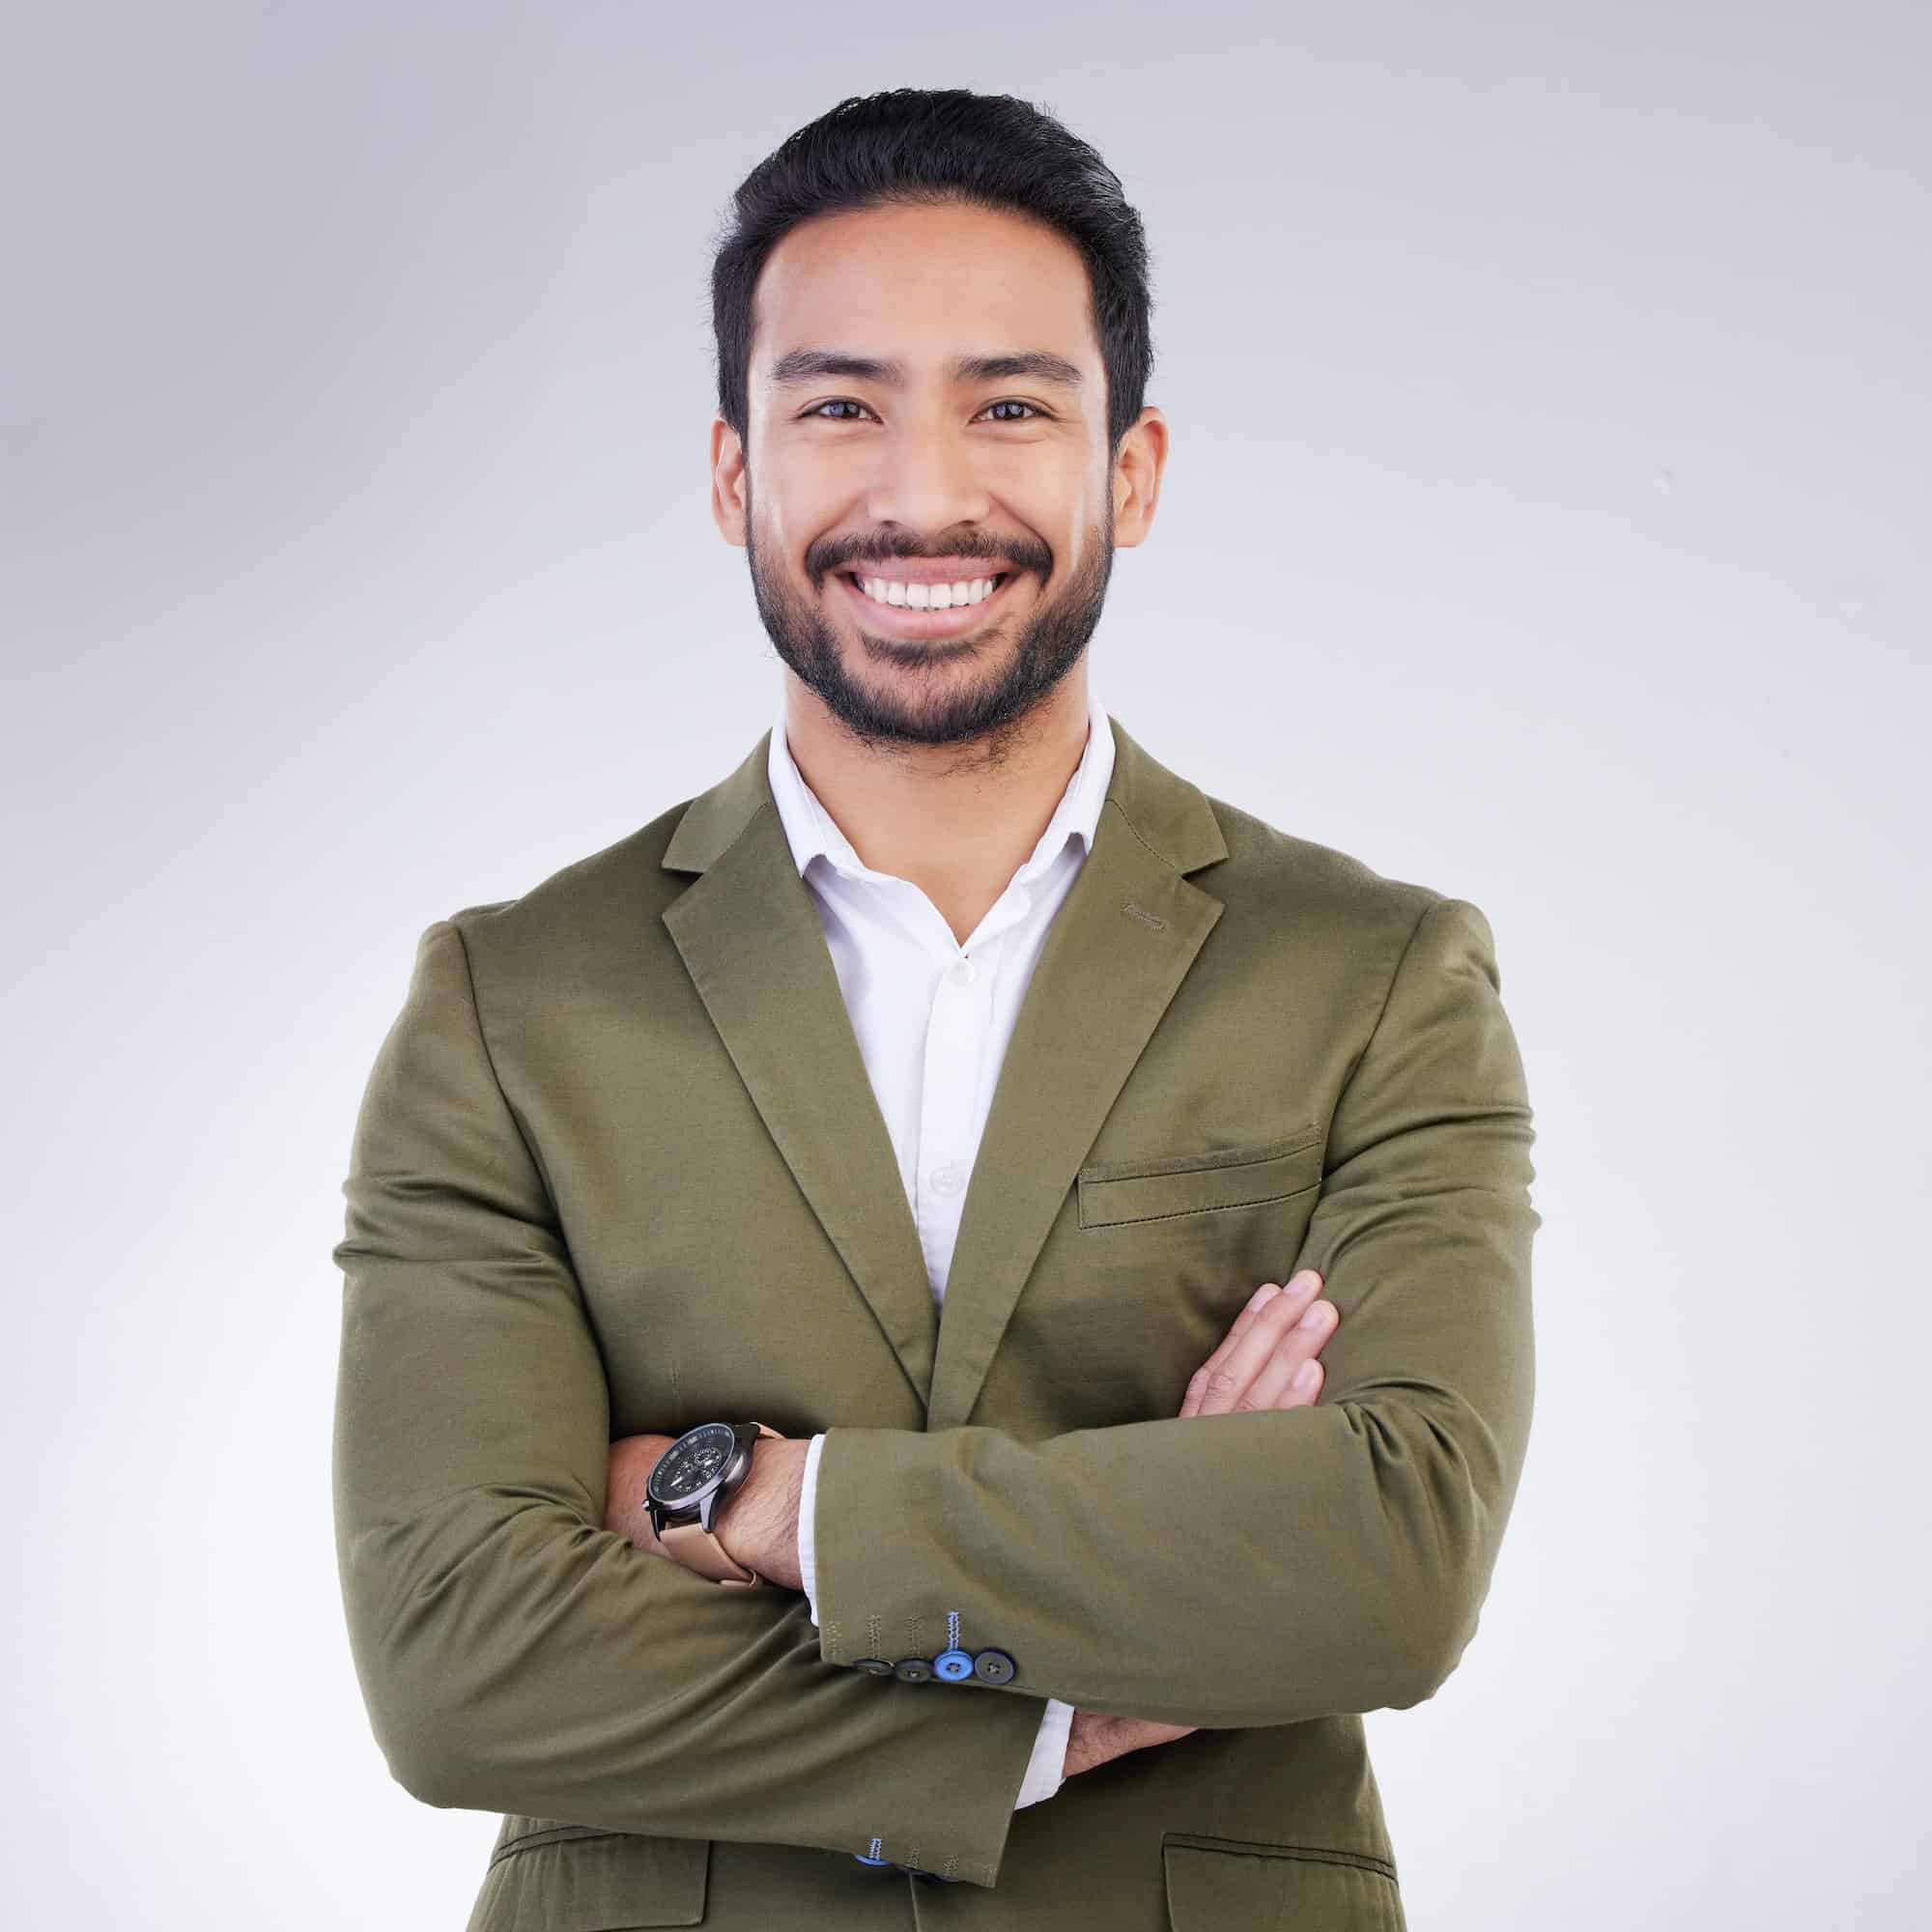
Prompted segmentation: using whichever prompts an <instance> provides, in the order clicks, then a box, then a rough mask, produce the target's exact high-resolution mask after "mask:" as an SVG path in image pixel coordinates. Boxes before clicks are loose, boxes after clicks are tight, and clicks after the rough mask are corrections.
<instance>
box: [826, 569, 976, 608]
mask: <svg viewBox="0 0 1932 1932" xmlns="http://www.w3.org/2000/svg"><path fill="white" fill-rule="evenodd" d="M858 582H859V588H860V589H861V590H863V591H864V592H865V593H866V595H867V597H869V598H870V599H871V600H872V601H873V603H875V604H894V605H899V606H902V607H903V608H904V609H906V610H908V611H954V610H957V609H958V608H959V607H960V606H961V605H965V604H979V603H981V602H983V601H984V600H985V599H986V598H988V597H990V596H991V595H992V594H993V582H994V580H993V579H992V578H990V577H975V578H972V579H970V580H969V581H968V582H964V583H903V582H899V580H898V579H896V578H889V577H863V578H860V579H859V580H858Z"/></svg>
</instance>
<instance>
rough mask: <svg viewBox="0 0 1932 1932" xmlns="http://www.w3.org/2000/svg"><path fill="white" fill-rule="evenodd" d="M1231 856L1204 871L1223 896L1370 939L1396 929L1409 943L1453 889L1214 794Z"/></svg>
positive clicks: (1269, 914)
mask: <svg viewBox="0 0 1932 1932" xmlns="http://www.w3.org/2000/svg"><path fill="white" fill-rule="evenodd" d="M1208 807H1209V808H1210V810H1212V811H1213V813H1214V816H1215V819H1216V820H1217V821H1218V822H1219V824H1220V827H1221V836H1222V838H1224V839H1226V840H1227V844H1228V856H1227V858H1226V859H1224V860H1222V861H1221V862H1220V863H1219V864H1218V865H1216V866H1214V867H1211V868H1210V869H1209V870H1208V871H1207V872H1204V873H1203V874H1202V875H1201V883H1202V884H1203V885H1204V886H1205V887H1206V888H1207V889H1208V891H1209V892H1211V893H1213V894H1214V895H1216V896H1217V897H1219V898H1222V899H1224V900H1227V901H1229V902H1230V908H1231V910H1232V909H1233V907H1234V905H1235V904H1236V903H1238V904H1239V905H1240V906H1241V908H1242V910H1244V911H1247V912H1249V913H1259V914H1260V915H1261V916H1262V917H1263V918H1264V919H1266V918H1277V919H1279V920H1281V921H1283V922H1284V923H1293V925H1294V926H1295V927H1296V928H1297V929H1299V930H1307V929H1308V928H1309V927H1310V926H1313V927H1314V928H1315V929H1316V930H1318V931H1319V932H1321V934H1322V935H1323V936H1325V937H1329V938H1333V939H1339V940H1342V941H1344V942H1349V943H1354V942H1360V941H1362V940H1368V941H1370V942H1371V943H1373V942H1375V941H1378V940H1383V941H1385V940H1386V939H1387V938H1388V937H1389V936H1390V935H1392V934H1393V935H1397V936H1398V939H1399V943H1401V944H1406V942H1407V939H1408V937H1409V935H1410V934H1411V933H1412V932H1414V930H1415V928H1416V927H1417V926H1418V925H1419V924H1420V923H1421V921H1422V916H1423V914H1424V913H1426V912H1427V911H1428V910H1429V908H1430V907H1431V906H1433V905H1436V904H1439V903H1441V902H1442V901H1443V900H1444V899H1446V898H1449V897H1450V896H1452V895H1450V894H1447V893H1444V892H1440V891H1438V890H1437V889H1436V888H1435V887H1434V886H1428V885H1423V884H1422V883H1420V882H1419V881H1417V880H1414V879H1398V878H1392V877H1389V876H1388V875H1386V874H1384V873H1382V872H1378V871H1377V870H1376V869H1375V867H1372V866H1371V865H1369V864H1368V862H1367V861H1366V860H1363V859H1359V858H1357V857H1356V856H1355V855H1354V854H1353V853H1351V852H1344V851H1342V850H1341V849H1340V848H1339V847H1337V846H1334V845H1324V844H1321V842H1320V841H1318V840H1316V839H1313V838H1299V837H1297V836H1296V835H1295V834H1294V833H1292V832H1284V831H1282V830H1281V828H1280V827H1279V826H1275V825H1270V824H1269V823H1268V822H1267V820H1266V819H1264V818H1261V817H1258V816H1257V815H1256V814H1255V813H1254V812H1251V811H1245V810H1242V809H1241V808H1240V807H1239V806H1237V805H1231V804H1230V803H1229V802H1228V801H1227V800H1225V799H1220V798H1215V797H1212V796H1208Z"/></svg>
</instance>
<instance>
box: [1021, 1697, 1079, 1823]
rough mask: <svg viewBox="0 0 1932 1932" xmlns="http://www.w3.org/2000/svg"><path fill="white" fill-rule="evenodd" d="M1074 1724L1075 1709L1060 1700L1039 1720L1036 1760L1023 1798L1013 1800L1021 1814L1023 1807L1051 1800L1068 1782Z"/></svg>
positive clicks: (1023, 1782) (1051, 1700) (1055, 1699)
mask: <svg viewBox="0 0 1932 1932" xmlns="http://www.w3.org/2000/svg"><path fill="white" fill-rule="evenodd" d="M1072 1723H1073V1706H1072V1705H1071V1704H1063V1703H1062V1702H1061V1701H1060V1699H1059V1698H1058V1697H1049V1698H1048V1699H1047V1700H1046V1710H1045V1713H1044V1714H1043V1715H1042V1716H1041V1718H1040V1720H1039V1735H1038V1736H1037V1737H1036V1738H1035V1739H1034V1741H1033V1759H1032V1762H1031V1763H1029V1764H1028V1766H1027V1775H1026V1776H1025V1777H1024V1778H1023V1779H1022V1780H1021V1783H1020V1795H1019V1796H1018V1797H1017V1798H1016V1799H1014V1800H1013V1809H1014V1810H1015V1811H1017V1810H1018V1809H1019V1808H1020V1807H1021V1805H1023V1804H1038V1803H1039V1801H1040V1800H1041V1799H1042V1798H1051V1797H1052V1796H1053V1794H1054V1793H1055V1792H1056V1791H1058V1790H1059V1789H1060V1787H1061V1786H1062V1785H1063V1784H1065V1782H1066V1740H1067V1737H1068V1735H1069V1733H1070V1730H1071V1727H1072Z"/></svg>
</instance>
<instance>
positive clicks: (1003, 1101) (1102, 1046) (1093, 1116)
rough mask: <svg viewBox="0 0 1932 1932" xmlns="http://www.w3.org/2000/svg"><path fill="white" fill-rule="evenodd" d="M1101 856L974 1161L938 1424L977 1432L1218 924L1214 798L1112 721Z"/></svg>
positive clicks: (1023, 1029) (1030, 1008)
mask: <svg viewBox="0 0 1932 1932" xmlns="http://www.w3.org/2000/svg"><path fill="white" fill-rule="evenodd" d="M1113 730H1114V747H1115V752H1114V774H1113V779H1112V781H1111V782H1110V783H1109V785H1108V788H1107V798H1106V803H1105V804H1104V805H1103V807H1102V808H1101V811H1100V821H1099V824H1098V826H1097V827H1096V829H1095V832H1094V845H1093V849H1092V850H1091V851H1090V852H1089V853H1088V855H1087V859H1086V863H1085V864H1084V865H1083V866H1082V867H1081V868H1080V871H1079V874H1078V876H1077V877H1076V878H1075V879H1074V881H1073V886H1072V889H1071V890H1070V891H1069V892H1068V894H1067V895H1066V897H1065V900H1064V901H1063V902H1062V905H1061V908H1060V910H1059V912H1058V913H1057V914H1056V915H1055V916H1054V922H1053V924H1052V926H1051V927H1050V928H1049V930H1048V932H1047V936H1046V944H1045V945H1044V946H1043V947H1042V948H1041V949H1040V955H1039V959H1038V962H1037V965H1036V966H1035V968H1034V976H1033V979H1032V980H1031V981H1030V982H1029V984H1028V986H1027V991H1026V997H1025V999H1024V1001H1023V1002H1022V1003H1021V1006H1020V1011H1019V1016H1018V1018H1017V1019H1016V1020H1015V1022H1014V1024H1013V1033H1012V1037H1011V1039H1010V1040H1009V1042H1008V1045H1007V1052H1006V1058H1005V1059H1004V1061H1003V1062H1002V1063H1001V1067H1000V1077H999V1082H998V1084H997V1086H996V1087H995V1088H994V1091H993V1103H992V1110H991V1112H990V1113H989V1114H988V1116H987V1119H986V1128H985V1132H984V1134H983V1136H982V1137H981V1139H980V1150H979V1153H978V1155H977V1157H976V1159H975V1161H974V1165H973V1178H972V1180H971V1183H970V1184H969V1186H968V1188H967V1190H966V1200H965V1204H964V1207H963V1208H962V1210H961V1215H960V1222H959V1236H958V1240H957V1243H956V1245H955V1246H954V1248H953V1251H952V1266H951V1269H950V1270H949V1272H948V1275H947V1282H946V1305H945V1310H944V1319H943V1320H942V1321H941V1323H940V1336H939V1350H938V1361H937V1364H936V1367H935V1371H934V1376H933V1383H932V1396H931V1400H930V1402H929V1403H928V1404H927V1407H926V1428H927V1429H928V1430H935V1429H952V1428H956V1427H958V1426H960V1425H961V1424H963V1423H965V1422H966V1421H967V1419H968V1418H969V1417H970V1416H971V1415H972V1412H973V1405H974V1404H975V1402H976V1401H978V1399H979V1395H980V1387H981V1385H982V1384H983V1383H984V1381H985V1378H986V1371H987V1368H988V1367H989V1366H990V1364H991V1362H992V1359H993V1353H994V1350H997V1349H998V1347H999V1345H1000V1337H1001V1335H1002V1334H1003V1333H1004V1331H1005V1329H1006V1325H1007V1319H1008V1317H1009V1315H1011V1313H1012V1310H1013V1304H1014V1303H1015V1302H1016V1301H1018V1299H1019V1297H1020V1293H1021V1291H1022V1290H1023V1289H1024V1288H1025V1286H1026V1283H1027V1279H1028V1277H1029V1276H1030V1275H1031V1274H1032V1272H1033V1268H1034V1264H1035V1262H1036V1261H1037V1258H1038V1255H1039V1251H1040V1249H1041V1247H1042V1246H1043V1245H1044V1244H1045V1241H1046V1237H1047V1235H1048V1233H1049V1232H1050V1231H1051V1229H1052V1227H1053V1224H1054V1221H1055V1219H1056V1218H1057V1217H1058V1215H1059V1213H1060V1210H1061V1208H1062V1207H1063V1206H1064V1205H1065V1199H1066V1194H1067V1191H1068V1189H1069V1188H1071V1186H1072V1185H1073V1182H1074V1179H1075V1177H1076V1176H1077V1174H1078V1172H1079V1169H1080V1165H1081V1163H1082V1161H1084V1160H1085V1159H1086V1157H1087V1151H1088V1149H1089V1148H1091V1147H1092V1146H1093V1144H1094V1136H1095V1135H1096V1134H1098V1132H1099V1131H1100V1127H1101V1124H1102V1122H1104V1121H1105V1120H1106V1118H1107V1115H1108V1112H1109V1111H1110V1110H1111V1108H1112V1107H1113V1104H1114V1101H1115V1100H1116V1098H1118V1096H1119V1094H1120V1092H1121V1089H1122V1086H1124V1085H1125V1083H1126V1078H1127V1075H1128V1074H1129V1073H1130V1072H1131V1071H1132V1070H1133V1066H1134V1063H1135V1062H1136V1061H1137V1060H1139V1058H1140V1057H1141V1052H1142V1049H1143V1048H1144V1047H1145V1046H1146V1045H1147V1043H1148V1039H1149V1037H1151V1035H1152V1033H1153V1030H1154V1028H1155V1027H1156V1026H1158V1025H1159V1024H1160V1019H1161V1015H1162V1014H1163V1013H1165V1012H1166V1011H1167V1009H1168V1007H1169V1006H1170V1005H1171V1004H1172V1002H1173V999H1174V996H1175V994H1176V992H1177V991H1178V990H1179V986H1180V983H1181V981H1182V980H1183V979H1185V977H1186V975H1187V971H1188V968H1189V967H1190V966H1192V965H1193V963H1194V960H1195V956H1196V955H1197V954H1198V953H1199V952H1200V951H1201V947H1202V943H1203V942H1204V941H1205V940H1206V939H1207V937H1208V933H1209V931H1210V930H1211V929H1212V928H1213V925H1214V923H1215V921H1216V920H1218V919H1219V918H1220V916H1221V912H1222V901H1221V900H1220V899H1218V898H1216V897H1215V896H1214V895H1212V894H1211V893H1208V892H1206V891H1204V890H1203V889H1202V888H1201V887H1199V886H1196V885H1194V884H1192V883H1191V882H1190V881H1189V880H1188V878H1187V877H1186V874H1187V873H1189V872H1192V871H1198V870H1199V869H1200V868H1201V867H1204V866H1209V865H1212V864H1213V863H1214V862H1215V861H1216V860H1218V859H1225V858H1226V857H1227V856H1228V847H1227V843H1226V841H1225V840H1224V839H1223V838H1222V836H1221V828H1220V825H1219V823H1218V822H1217V820H1216V819H1215V817H1214V814H1213V811H1212V810H1211V809H1210V807H1209V806H1208V800H1207V798H1206V796H1205V795H1204V794H1203V793H1202V792H1201V790H1200V789H1199V788H1198V787H1197V786H1195V785H1192V784H1190V783H1188V782H1187V781H1186V780H1185V779H1182V778H1179V777H1178V776H1177V775H1176V774H1175V773H1173V772H1171V771H1169V770H1168V769H1167V768H1166V767H1165V766H1164V765H1162V764H1160V763H1158V762H1157V761H1156V760H1155V759H1154V758H1152V757H1151V756H1150V755H1149V754H1148V753H1147V752H1145V751H1144V750H1142V748H1141V747H1140V746H1139V745H1138V744H1137V743H1135V741H1134V740H1133V739H1132V738H1131V737H1129V736H1128V734H1127V733H1126V732H1125V731H1124V730H1122V728H1121V725H1120V724H1119V722H1118V721H1113Z"/></svg>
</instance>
